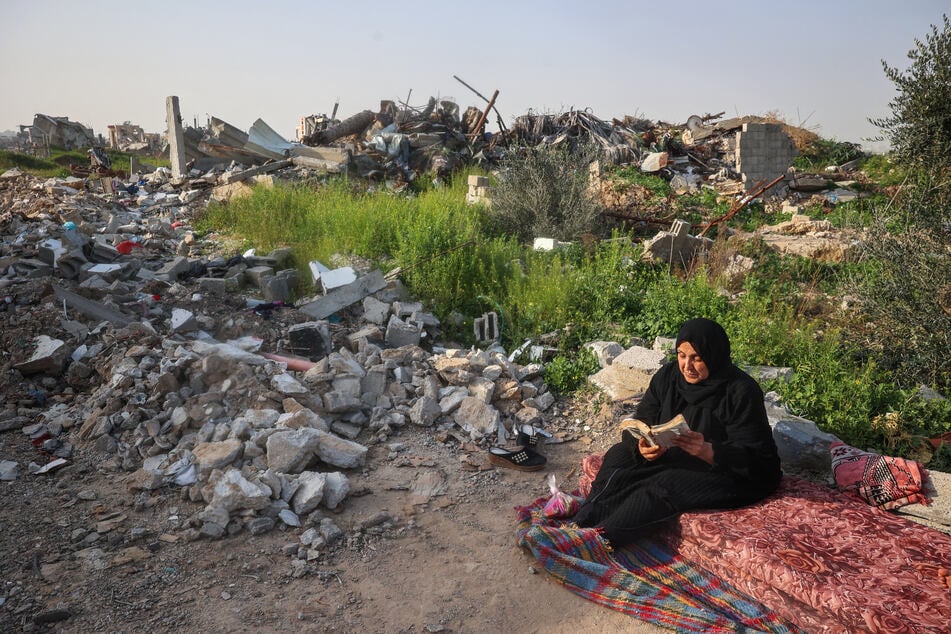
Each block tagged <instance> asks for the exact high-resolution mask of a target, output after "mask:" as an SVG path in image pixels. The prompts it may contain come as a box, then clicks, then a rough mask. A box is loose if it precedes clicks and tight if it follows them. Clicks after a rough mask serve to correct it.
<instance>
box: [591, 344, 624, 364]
mask: <svg viewBox="0 0 951 634" xmlns="http://www.w3.org/2000/svg"><path fill="white" fill-rule="evenodd" d="M584 347H585V348H587V349H588V350H590V351H591V352H593V353H594V356H595V357H596V358H597V359H598V364H599V365H600V366H601V367H602V368H606V367H607V366H609V365H611V363H613V362H614V359H615V358H617V356H618V355H620V354H621V353H622V352H624V348H623V347H621V344H619V343H617V342H616V341H592V342H590V343H586V344H585V345H584Z"/></svg>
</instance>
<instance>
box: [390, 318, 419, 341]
mask: <svg viewBox="0 0 951 634" xmlns="http://www.w3.org/2000/svg"><path fill="white" fill-rule="evenodd" d="M420 339H421V336H420V328H419V326H416V325H415V324H409V323H406V322H405V321H403V320H402V319H400V318H399V317H397V316H396V315H390V320H389V321H388V322H387V324H386V334H385V335H384V336H383V340H384V341H385V342H386V345H388V346H390V347H391V348H401V347H403V346H418V345H419V342H420Z"/></svg>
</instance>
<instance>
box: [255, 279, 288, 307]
mask: <svg viewBox="0 0 951 634" xmlns="http://www.w3.org/2000/svg"><path fill="white" fill-rule="evenodd" d="M261 293H262V294H263V295H264V299H265V300H267V301H269V302H284V303H285V304H286V303H289V302H290V301H291V289H290V288H289V287H288V286H287V280H285V279H284V278H283V277H277V276H273V277H265V278H263V280H262V282H261Z"/></svg>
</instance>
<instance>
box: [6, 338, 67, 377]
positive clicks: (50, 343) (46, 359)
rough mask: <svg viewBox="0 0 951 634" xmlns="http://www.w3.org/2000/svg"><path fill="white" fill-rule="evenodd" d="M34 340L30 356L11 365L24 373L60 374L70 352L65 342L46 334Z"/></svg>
mask: <svg viewBox="0 0 951 634" xmlns="http://www.w3.org/2000/svg"><path fill="white" fill-rule="evenodd" d="M34 341H35V344H36V348H35V349H34V351H33V354H32V356H30V358H29V359H27V360H26V361H24V362H22V363H17V364H16V365H14V366H13V367H14V368H15V369H16V370H18V371H19V372H20V373H21V374H25V375H29V374H38V373H44V374H50V375H54V376H57V375H59V374H61V373H62V371H63V366H64V364H65V363H66V359H67V358H69V353H70V351H69V349H68V348H67V347H66V343H65V342H64V341H62V340H61V339H53V338H51V337H48V336H46V335H40V336H38V337H37V338H36V339H35V340H34Z"/></svg>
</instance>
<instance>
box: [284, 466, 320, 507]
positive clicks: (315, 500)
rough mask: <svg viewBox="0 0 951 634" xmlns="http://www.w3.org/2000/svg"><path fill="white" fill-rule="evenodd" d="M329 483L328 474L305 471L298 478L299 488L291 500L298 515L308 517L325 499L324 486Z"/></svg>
mask: <svg viewBox="0 0 951 634" xmlns="http://www.w3.org/2000/svg"><path fill="white" fill-rule="evenodd" d="M326 482H327V474H325V473H318V472H315V471H305V472H304V473H302V474H300V477H299V478H297V483H298V485H299V486H298V488H297V492H296V493H294V497H293V498H292V499H291V505H292V506H293V508H294V512H295V513H297V515H299V516H300V515H306V514H307V513H310V512H311V511H313V510H314V509H315V508H317V506H318V505H320V503H321V502H322V501H323V499H324V485H325V484H326Z"/></svg>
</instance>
